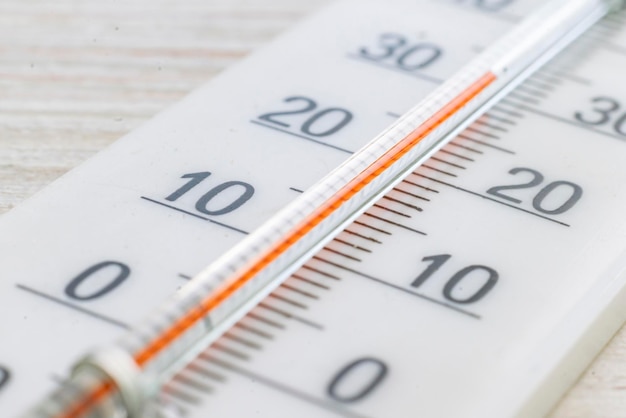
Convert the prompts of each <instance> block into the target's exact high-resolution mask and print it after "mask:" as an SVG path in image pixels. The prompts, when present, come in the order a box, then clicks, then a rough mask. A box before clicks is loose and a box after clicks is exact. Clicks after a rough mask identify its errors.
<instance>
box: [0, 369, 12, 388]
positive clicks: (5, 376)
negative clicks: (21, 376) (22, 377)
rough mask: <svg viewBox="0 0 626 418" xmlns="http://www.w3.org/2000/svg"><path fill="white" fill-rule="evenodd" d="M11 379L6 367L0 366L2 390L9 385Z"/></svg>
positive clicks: (0, 385) (0, 386)
mask: <svg viewBox="0 0 626 418" xmlns="http://www.w3.org/2000/svg"><path fill="white" fill-rule="evenodd" d="M10 379H11V372H9V370H8V369H7V368H6V367H4V366H0V390H2V389H3V388H4V387H5V386H6V385H7V383H9V380H10Z"/></svg>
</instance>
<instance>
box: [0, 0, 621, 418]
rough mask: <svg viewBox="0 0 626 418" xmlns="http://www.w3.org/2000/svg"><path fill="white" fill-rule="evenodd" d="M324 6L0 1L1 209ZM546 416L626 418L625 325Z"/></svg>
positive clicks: (235, 1) (255, 0)
mask: <svg viewBox="0 0 626 418" xmlns="http://www.w3.org/2000/svg"><path fill="white" fill-rule="evenodd" d="M330 1H331V0H307V1H294V0H202V1H199V0H185V1H181V0H151V1H147V0H105V1H103V0H55V1H43V0H28V1H26V0H0V185H1V187H0V212H5V211H7V210H9V209H10V208H12V207H13V206H15V205H17V204H19V203H20V202H21V201H22V200H23V199H25V198H27V197H28V196H30V195H32V194H33V193H35V192H36V191H38V190H40V189H41V188H43V187H44V186H45V185H46V184H48V183H50V182H51V181H52V180H54V179H55V178H57V177H58V176H60V175H62V174H63V173H65V172H66V171H68V170H69V169H71V168H72V167H74V166H76V165H78V164H79V163H80V162H82V161H83V160H85V159H86V158H88V157H89V156H90V155H92V154H94V153H95V152H97V151H98V150H99V149H102V148H104V147H106V146H107V145H108V144H109V143H111V142H112V141H114V140H115V139H117V138H119V137H120V136H122V135H123V134H125V133H126V132H128V131H130V130H131V129H133V128H134V127H136V126H138V125H140V124H141V123H143V122H144V121H146V120H148V119H149V118H150V117H151V116H153V115H154V114H155V113H156V112H158V111H159V110H161V109H163V108H164V107H166V106H167V105H169V104H171V103H173V102H175V101H176V100H177V99H179V98H181V97H182V96H184V95H185V94H186V93H187V92H189V91H191V90H193V89H194V88H195V87H197V86H199V85H200V84H202V83H204V82H206V81H207V80H209V79H210V78H211V77H212V76H214V75H215V74H217V73H218V72H220V71H222V70H223V69H224V68H226V67H228V66H229V65H231V64H234V63H235V62H237V61H238V60H239V59H241V58H242V57H244V56H245V55H246V54H248V53H249V52H250V51H252V50H254V49H255V48H257V47H260V46H262V45H263V44H265V43H266V42H268V41H269V40H271V39H272V38H273V37H274V36H276V35H277V34H279V33H280V32H282V31H283V30H285V29H286V28H288V27H289V26H291V25H292V24H294V23H295V22H297V21H298V19H300V18H302V17H303V16H305V15H307V14H308V13H311V12H312V11H314V10H315V9H317V8H319V7H321V6H322V5H324V4H326V3H329V2H330ZM494 396H497V394H494ZM553 417H554V418H557V417H558V418H565V417H568V418H583V417H584V418H600V417H603V418H608V417H611V418H613V417H615V418H617V417H620V418H622V417H624V418H626V328H625V329H622V331H621V332H620V333H619V334H618V335H617V336H616V337H615V339H614V340H613V341H612V343H611V344H610V345H609V346H608V347H607V348H606V349H605V350H604V352H603V353H602V354H601V355H600V357H599V358H598V359H597V360H596V362H595V363H593V364H592V365H591V366H590V368H589V370H588V371H587V373H586V374H585V375H584V376H583V377H582V379H581V380H580V382H579V383H578V384H577V385H576V386H575V387H574V388H573V389H572V390H571V391H570V393H569V394H567V395H566V397H565V400H564V401H563V402H562V403H561V405H559V406H558V407H557V410H556V411H555V413H554V414H553Z"/></svg>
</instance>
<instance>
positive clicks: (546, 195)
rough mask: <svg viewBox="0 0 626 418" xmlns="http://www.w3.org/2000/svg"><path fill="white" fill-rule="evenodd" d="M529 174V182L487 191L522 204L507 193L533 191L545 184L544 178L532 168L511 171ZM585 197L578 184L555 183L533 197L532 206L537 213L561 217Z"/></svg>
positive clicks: (567, 182) (510, 172)
mask: <svg viewBox="0 0 626 418" xmlns="http://www.w3.org/2000/svg"><path fill="white" fill-rule="evenodd" d="M523 173H526V174H529V175H530V177H529V180H528V181H526V182H523V183H519V184H511V185H506V186H496V187H492V188H491V189H489V190H487V193H488V194H490V195H492V196H497V197H499V198H501V199H504V200H508V201H509V202H513V203H517V204H520V203H522V200H521V199H518V198H515V197H513V196H511V195H509V194H505V193H504V192H505V191H509V190H520V189H532V188H536V187H540V186H542V185H543V184H544V176H543V175H542V174H541V173H540V172H538V171H536V170H532V169H530V168H524V167H517V168H514V169H512V170H511V171H509V174H513V175H520V174H523ZM582 195H583V189H582V187H580V186H579V185H578V184H576V183H572V182H569V181H554V182H552V183H548V184H547V185H545V186H543V187H542V188H541V189H540V190H539V192H537V193H536V194H535V196H534V197H533V201H532V205H533V208H535V210H536V211H538V212H541V213H544V214H546V215H560V214H562V213H565V212H567V211H568V210H570V209H571V208H573V207H574V206H575V205H576V203H578V201H579V200H580V198H581V197H582Z"/></svg>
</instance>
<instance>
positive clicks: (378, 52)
mask: <svg viewBox="0 0 626 418" xmlns="http://www.w3.org/2000/svg"><path fill="white" fill-rule="evenodd" d="M359 54H360V55H361V56H362V57H363V58H367V59H369V60H372V61H390V62H391V63H392V64H393V65H394V66H395V67H397V68H399V69H402V70H404V71H417V70H421V69H424V68H426V67H428V66H429V65H431V64H433V63H434V62H436V61H437V60H438V59H439V58H440V57H441V55H442V54H443V51H442V50H441V48H440V47H438V46H437V45H434V44H432V43H428V42H420V43H414V42H409V40H408V39H407V38H406V37H405V36H403V35H400V34H397V33H383V34H382V35H380V36H379V37H378V45H377V46H376V47H375V48H361V49H360V50H359Z"/></svg>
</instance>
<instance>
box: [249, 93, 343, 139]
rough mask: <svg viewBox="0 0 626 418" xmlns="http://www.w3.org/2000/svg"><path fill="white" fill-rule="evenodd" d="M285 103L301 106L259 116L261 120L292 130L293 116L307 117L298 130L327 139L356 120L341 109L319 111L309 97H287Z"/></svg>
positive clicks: (299, 123)
mask: <svg viewBox="0 0 626 418" xmlns="http://www.w3.org/2000/svg"><path fill="white" fill-rule="evenodd" d="M283 102H285V103H298V104H300V106H298V107H297V108H294V109H290V110H283V111H280V112H271V113H265V114H263V115H261V116H259V119H260V120H264V121H266V122H270V123H272V124H274V125H278V126H282V127H283V128H291V127H292V125H293V124H294V122H293V121H292V119H293V116H296V115H306V116H307V118H306V119H305V120H304V121H302V120H301V119H300V120H299V121H298V122H297V123H296V125H297V129H298V130H299V131H300V132H302V133H303V134H305V135H308V136H313V137H326V136H331V135H333V134H336V133H337V132H339V131H341V130H342V129H343V128H345V127H346V126H347V125H348V124H349V123H350V121H352V119H353V118H354V115H353V114H352V112H350V111H349V110H346V109H343V108H341V107H329V108H325V109H319V107H318V104H317V102H316V101H315V100H313V99H310V98H308V97H303V96H293V97H287V98H286V99H285V100H283Z"/></svg>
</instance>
